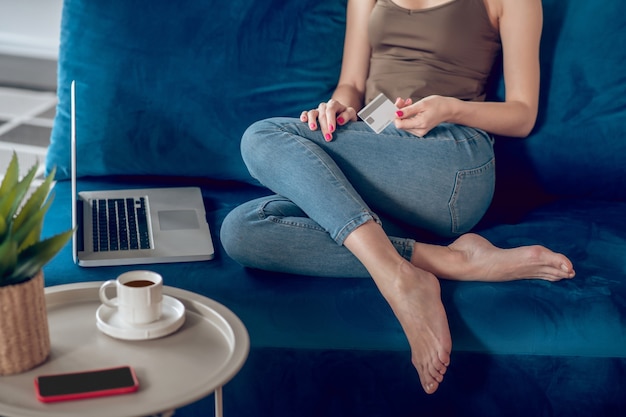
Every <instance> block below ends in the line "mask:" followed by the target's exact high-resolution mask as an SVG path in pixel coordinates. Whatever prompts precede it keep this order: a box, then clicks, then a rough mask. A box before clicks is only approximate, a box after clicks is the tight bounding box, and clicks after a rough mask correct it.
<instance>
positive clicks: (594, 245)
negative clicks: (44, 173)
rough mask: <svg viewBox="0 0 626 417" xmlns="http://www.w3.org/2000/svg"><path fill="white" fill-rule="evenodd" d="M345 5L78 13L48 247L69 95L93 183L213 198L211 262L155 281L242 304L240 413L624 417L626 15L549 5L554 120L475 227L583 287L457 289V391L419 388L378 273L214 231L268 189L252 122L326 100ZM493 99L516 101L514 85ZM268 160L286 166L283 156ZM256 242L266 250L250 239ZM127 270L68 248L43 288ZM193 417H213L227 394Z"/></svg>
mask: <svg viewBox="0 0 626 417" xmlns="http://www.w3.org/2000/svg"><path fill="white" fill-rule="evenodd" d="M345 5H346V0H265V1H254V0H230V1H220V2H217V1H215V2H211V1H202V0H181V1H169V0H133V1H128V0H107V1H104V0H65V3H64V8H63V17H62V28H61V44H60V56H59V68H58V70H59V71H58V98H59V102H58V108H57V116H56V119H55V124H54V129H53V132H52V137H51V145H50V148H49V153H48V159H47V168H48V169H50V168H51V167H52V166H57V168H58V174H57V179H58V180H59V182H58V183H57V185H56V189H55V190H56V191H55V192H56V197H55V200H54V204H53V206H52V208H51V210H50V212H49V213H48V216H47V219H46V225H45V230H44V234H52V233H56V232H59V231H61V230H65V229H67V228H68V227H69V225H70V201H71V200H70V199H71V198H72V196H71V190H70V184H69V181H68V177H69V107H70V103H69V86H70V80H73V79H76V80H77V83H78V87H79V89H80V91H81V94H80V95H79V100H78V111H77V117H78V122H77V125H78V132H79V136H78V142H79V145H78V154H79V160H80V166H79V175H80V177H81V179H80V188H81V189H90V188H95V187H98V188H101V187H106V188H119V187H129V186H133V187H134V186H146V185H153V186H169V185H180V184H192V185H198V186H200V187H201V188H202V190H203V196H204V199H205V204H206V208H207V217H208V221H209V222H210V225H211V228H212V230H213V232H214V244H215V246H216V248H217V254H216V258H215V259H214V260H212V261H209V262H195V263H182V264H162V265H153V266H151V267H150V269H153V270H155V271H158V272H160V273H161V274H162V275H163V276H164V279H165V283H166V284H167V285H171V286H175V287H180V288H184V289H187V290H191V291H195V292H198V293H200V294H203V295H205V296H208V297H211V298H213V299H215V300H217V301H219V302H221V303H223V304H224V305H226V306H228V307H229V308H230V309H232V310H233V311H234V312H235V313H236V314H237V315H238V316H239V317H240V318H241V319H242V321H243V322H244V323H245V325H246V326H247V328H248V331H249V333H250V337H251V351H250V356H249V358H248V360H247V362H246V364H245V365H244V367H243V369H242V370H241V372H240V373H239V374H238V375H237V376H236V377H235V378H234V379H233V380H232V381H231V382H230V383H229V384H228V385H227V386H226V387H225V390H224V407H225V412H226V415H228V416H230V417H238V416H250V417H264V416H273V417H279V416H291V417H293V416H298V417H306V416H321V415H324V416H327V417H329V416H343V417H345V416H395V417H404V416H481V417H489V416H524V417H528V416H546V417H547V416H567V417H573V416H584V417H589V416H622V415H626V414H625V413H626V221H625V220H624V214H625V213H626V187H625V186H624V185H625V183H626V140H624V136H625V134H626V127H625V122H626V99H625V97H626V76H625V75H624V74H625V72H624V63H625V62H626V30H625V29H626V23H625V22H626V21H625V20H624V16H625V15H626V2H624V1H622V0H608V1H604V2H601V3H597V2H592V1H589V0H544V1H543V7H544V33H543V38H542V47H541V59H542V94H541V108H540V116H539V120H538V122H537V125H536V127H535V129H534V131H533V132H532V134H531V135H530V136H529V137H528V138H526V139H523V140H519V139H512V138H497V139H496V153H497V161H498V171H497V176H498V179H497V189H496V196H495V199H494V202H493V205H492V207H491V209H490V210H489V212H488V214H487V216H486V217H485V219H484V221H483V222H481V223H480V224H479V225H478V227H477V228H476V231H477V232H478V233H480V234H482V235H483V236H485V237H487V238H488V239H490V240H491V241H493V242H494V243H495V244H497V245H499V246H503V247H513V246H519V245H526V244H535V243H536V244H543V245H546V246H548V247H550V248H552V249H553V250H555V251H559V252H562V253H564V254H566V255H567V256H569V257H570V258H571V259H572V260H573V262H574V266H575V269H576V271H577V276H576V278H575V279H573V280H568V281H563V282H558V283H547V282H544V281H538V280H524V281H518V282H510V283H501V284H489V283H459V282H448V281H443V282H442V291H443V301H444V304H445V307H446V309H447V313H448V318H449V322H450V326H451V332H452V339H453V353H452V364H451V367H450V369H449V372H448V373H447V375H446V379H445V381H444V383H443V385H442V386H441V388H440V389H439V390H438V391H437V392H436V393H435V394H434V395H432V396H428V395H426V394H424V393H423V391H422V389H421V387H420V384H419V380H418V377H417V374H416V372H415V371H414V369H413V367H412V365H411V362H410V351H409V347H408V344H407V342H406V340H405V338H404V335H403V333H402V331H401V328H400V326H399V324H398V323H397V321H396V320H395V318H394V316H393V314H392V312H391V311H390V309H389V307H388V306H387V304H386V303H385V301H384V300H383V299H382V297H381V296H380V295H379V293H378V291H377V289H376V287H375V285H374V284H373V282H372V281H371V280H369V279H347V278H321V277H311V276H293V275H285V274H276V273H270V272H264V271H257V270H248V269H245V268H243V267H241V266H240V265H238V264H237V263H235V262H234V261H233V260H232V259H230V258H229V257H228V256H227V255H226V254H225V253H224V251H223V249H222V247H221V245H220V241H219V231H220V225H221V222H222V220H223V219H224V217H225V216H226V214H227V213H228V212H229V211H230V210H231V209H232V208H234V207H235V206H236V205H238V204H240V203H241V202H244V201H246V200H249V199H251V198H254V197H257V196H262V195H265V194H267V193H268V190H266V189H263V188H260V187H258V186H255V185H254V183H253V181H252V180H251V178H250V177H249V175H248V172H247V170H246V169H245V166H244V165H243V163H242V161H241V158H240V155H239V139H240V137H241V134H242V132H243V131H244V130H245V128H246V127H247V126H248V125H250V124H251V123H252V122H254V121H256V120H259V119H262V118H266V117H270V116H297V115H298V114H299V111H300V110H302V109H306V108H310V107H313V106H315V105H317V104H318V103H319V102H320V101H322V100H325V99H327V98H328V97H329V95H330V93H331V91H332V89H333V87H334V84H335V82H336V80H337V77H338V73H339V69H340V61H341V53H342V47H343V30H344V25H345ZM489 94H490V95H491V96H492V97H496V98H497V97H502V94H503V87H502V80H501V74H500V70H499V69H497V70H496V71H495V72H494V76H493V80H492V82H491V83H490V91H489ZM268 163H271V161H268ZM251 244H262V242H251ZM129 269H133V267H103V268H81V267H78V266H76V265H74V264H73V262H72V257H71V251H70V248H69V247H67V248H65V249H64V250H63V251H62V252H61V253H60V254H59V255H58V256H57V257H56V258H55V259H53V260H52V262H50V263H49V264H48V265H47V266H46V268H45V277H46V285H48V286H52V285H58V284H65V283H73V282H81V281H96V280H98V281H99V280H105V279H109V278H111V277H115V276H116V275H118V274H120V273H121V272H124V271H127V270H129ZM176 415H177V416H178V415H179V416H181V417H184V416H207V415H212V398H210V397H209V398H206V399H203V400H201V401H198V402H197V403H194V404H190V405H189V406H186V407H184V408H182V409H180V410H178V412H177V414H176Z"/></svg>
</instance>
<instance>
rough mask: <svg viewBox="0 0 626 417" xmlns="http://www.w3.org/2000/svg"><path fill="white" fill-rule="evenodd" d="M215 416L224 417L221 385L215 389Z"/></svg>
mask: <svg viewBox="0 0 626 417" xmlns="http://www.w3.org/2000/svg"><path fill="white" fill-rule="evenodd" d="M215 417H224V409H223V404H222V387H218V388H217V389H216V390H215Z"/></svg>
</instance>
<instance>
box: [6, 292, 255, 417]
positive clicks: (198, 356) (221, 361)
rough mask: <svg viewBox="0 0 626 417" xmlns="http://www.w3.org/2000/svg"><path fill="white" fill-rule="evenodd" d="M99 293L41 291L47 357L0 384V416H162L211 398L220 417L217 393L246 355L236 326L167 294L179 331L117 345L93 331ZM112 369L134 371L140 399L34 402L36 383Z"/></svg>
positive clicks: (188, 299) (227, 315)
mask: <svg viewBox="0 0 626 417" xmlns="http://www.w3.org/2000/svg"><path fill="white" fill-rule="evenodd" d="M100 285H101V282H86V283H78V284H67V285H59V286H54V287H48V288H46V303H47V307H48V321H49V325H50V338H51V343H52V351H51V354H50V357H49V358H48V360H47V361H46V362H45V363H44V364H42V365H40V366H38V367H36V368H35V369H32V370H30V371H28V372H25V373H22V374H18V375H12V376H4V377H2V376H0V416H4V417H72V416H80V417H84V416H90V417H132V416H149V415H159V414H164V415H165V414H167V413H168V412H169V411H171V410H174V409H176V408H179V407H182V406H184V405H187V404H190V403H192V402H194V401H197V400H199V399H201V398H203V397H206V396H207V395H209V394H211V393H215V415H216V416H222V413H223V410H222V386H223V385H224V384H226V383H227V382H228V381H230V380H231V379H232V378H233V377H234V376H235V375H236V374H237V372H239V370H240V369H241V367H242V366H243V364H244V362H245V361H246V359H247V357H248V352H249V349H250V339H249V337H248V332H247V330H246V328H245V326H244V325H243V323H242V322H241V320H239V318H238V317H237V316H236V315H235V314H234V313H233V312H232V311H230V310H229V309H228V308H226V307H225V306H223V305H222V304H220V303H217V302H216V301H214V300H211V299H209V298H207V297H203V296H201V295H198V294H195V293H192V292H189V291H185V290H181V289H177V288H173V287H168V286H165V287H164V288H163V292H164V294H167V295H169V296H171V297H175V298H177V299H178V300H180V301H181V302H182V303H183V304H184V305H185V309H186V318H185V323H184V324H183V326H182V327H181V328H180V329H179V330H178V331H177V332H176V333H174V334H171V335H169V336H166V337H163V338H159V339H153V340H141V341H126V340H119V339H115V338H112V337H110V336H107V335H105V334H104V333H102V332H100V331H99V330H98V329H97V328H96V317H95V314H96V310H97V308H98V307H99V305H100V301H99V298H98V288H99V287H100ZM116 365H131V366H133V367H134V368H135V371H136V372H137V377H138V379H139V384H140V388H139V391H138V392H136V393H133V394H126V395H117V396H112V397H102V398H94V399H87V400H79V401H67V402H59V403H50V404H43V403H40V402H39V401H37V399H36V398H35V391H34V388H33V380H34V378H35V376H37V375H43V374H54V373H60V372H72V371H81V370H87V369H98V368H106V367H112V366H116ZM170 414H171V413H170Z"/></svg>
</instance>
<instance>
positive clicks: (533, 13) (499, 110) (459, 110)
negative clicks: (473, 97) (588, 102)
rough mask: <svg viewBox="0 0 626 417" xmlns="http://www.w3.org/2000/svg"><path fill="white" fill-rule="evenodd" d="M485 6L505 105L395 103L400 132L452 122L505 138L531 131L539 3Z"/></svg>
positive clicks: (494, 1)
mask: <svg viewBox="0 0 626 417" xmlns="http://www.w3.org/2000/svg"><path fill="white" fill-rule="evenodd" d="M487 5H488V9H489V12H490V14H491V16H492V20H494V21H495V23H496V24H497V25H498V27H499V30H500V37H501V39H502V52H503V68H504V83H505V89H506V92H505V101H504V102H502V103H496V102H483V103H481V102H465V101H461V100H457V99H454V98H450V97H440V96H431V97H426V98H425V99H423V100H420V101H419V102H417V103H414V104H411V105H408V106H406V107H405V105H406V104H407V103H403V102H402V101H399V102H397V103H396V104H397V105H398V107H401V108H402V109H401V113H402V116H399V118H398V119H396V126H397V127H398V128H401V129H405V130H408V131H411V132H413V133H415V134H416V135H418V136H423V135H425V134H426V133H427V132H428V131H429V130H430V129H432V128H433V127H435V126H436V125H437V124H439V123H441V122H451V123H458V124H462V125H465V126H472V127H476V128H479V129H483V130H486V131H488V132H490V133H493V134H498V135H504V136H513V137H524V136H527V135H528V134H529V133H530V131H531V130H532V128H533V126H534V124H535V121H536V118H537V109H538V102H539V43H540V40H541V29H542V25H543V14H542V8H541V1H540V0H524V1H519V0H487Z"/></svg>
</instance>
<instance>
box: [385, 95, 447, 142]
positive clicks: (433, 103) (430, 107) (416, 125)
mask: <svg viewBox="0 0 626 417" xmlns="http://www.w3.org/2000/svg"><path fill="white" fill-rule="evenodd" d="M455 100H456V99H454V98H450V97H442V96H428V97H425V98H423V99H422V100H420V101H418V102H416V103H413V101H412V100H411V99H410V98H407V99H402V98H397V99H396V102H395V105H396V107H397V108H398V109H399V110H398V111H397V112H396V116H397V118H396V120H395V122H394V123H395V125H396V127H397V128H398V129H402V130H406V131H407V132H411V133H413V134H414V135H416V136H419V137H423V136H425V135H426V134H427V133H428V132H430V130H432V129H433V128H434V127H435V126H437V125H438V124H440V123H443V122H445V121H447V120H449V119H450V118H451V115H452V113H453V105H454V101H455Z"/></svg>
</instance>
